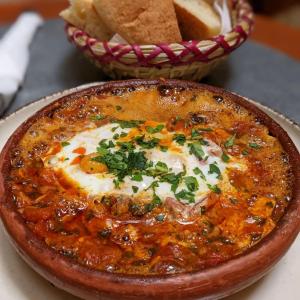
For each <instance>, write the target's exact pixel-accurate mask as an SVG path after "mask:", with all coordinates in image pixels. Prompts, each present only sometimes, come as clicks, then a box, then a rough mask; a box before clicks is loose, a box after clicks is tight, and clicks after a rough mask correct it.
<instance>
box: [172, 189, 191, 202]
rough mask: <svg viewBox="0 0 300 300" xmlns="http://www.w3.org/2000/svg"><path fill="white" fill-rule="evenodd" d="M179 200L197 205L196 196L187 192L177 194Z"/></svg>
mask: <svg viewBox="0 0 300 300" xmlns="http://www.w3.org/2000/svg"><path fill="white" fill-rule="evenodd" d="M175 197H176V199H177V200H186V201H188V202H189V203H195V195H194V194H193V193H192V192H190V191H187V190H181V191H180V192H179V193H177V194H175Z"/></svg>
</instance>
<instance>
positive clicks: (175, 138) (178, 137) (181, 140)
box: [173, 134, 186, 146]
mask: <svg viewBox="0 0 300 300" xmlns="http://www.w3.org/2000/svg"><path fill="white" fill-rule="evenodd" d="M173 141H175V142H176V143H177V144H179V145H181V146H183V145H184V143H185V142H186V137H185V135H184V134H174V136H173Z"/></svg>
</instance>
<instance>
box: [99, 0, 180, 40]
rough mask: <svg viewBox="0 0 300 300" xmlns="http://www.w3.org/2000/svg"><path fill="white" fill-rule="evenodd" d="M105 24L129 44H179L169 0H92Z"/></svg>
mask: <svg viewBox="0 0 300 300" xmlns="http://www.w3.org/2000/svg"><path fill="white" fill-rule="evenodd" d="M94 6H95V8H96V10H97V12H98V14H99V15H100V16H101V18H102V20H103V21H104V22H105V24H106V25H107V26H108V27H109V28H111V29H112V30H113V31H114V32H117V33H118V34H120V36H122V37H123V38H124V39H125V40H126V41H127V42H128V43H130V44H134V43H135V44H158V43H175V42H180V41H181V34H180V30H179V27H178V23H177V19H176V14H175V10H174V4H173V0H145V1H142V0H94Z"/></svg>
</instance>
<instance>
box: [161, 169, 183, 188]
mask: <svg viewBox="0 0 300 300" xmlns="http://www.w3.org/2000/svg"><path fill="white" fill-rule="evenodd" d="M183 176H184V172H181V173H178V174H175V173H168V174H164V175H163V176H161V177H160V181H161V182H168V183H170V184H171V191H172V192H173V193H175V192H176V190H177V188H178V185H179V183H180V182H181V180H182V177H183Z"/></svg>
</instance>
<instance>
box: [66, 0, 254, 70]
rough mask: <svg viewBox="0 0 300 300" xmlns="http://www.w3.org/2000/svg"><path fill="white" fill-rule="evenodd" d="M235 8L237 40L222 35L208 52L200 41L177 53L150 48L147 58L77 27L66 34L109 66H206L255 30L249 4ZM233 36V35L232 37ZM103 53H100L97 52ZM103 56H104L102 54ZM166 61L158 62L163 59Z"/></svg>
mask: <svg viewBox="0 0 300 300" xmlns="http://www.w3.org/2000/svg"><path fill="white" fill-rule="evenodd" d="M233 8H234V9H235V10H236V11H237V24H238V25H237V26H235V27H234V28H233V30H232V31H231V33H235V34H236V35H237V36H236V38H235V40H234V43H233V44H231V45H230V44H229V43H228V42H227V41H226V35H225V36H224V35H219V36H216V37H214V38H212V39H211V41H213V42H214V43H212V45H211V46H210V47H207V49H205V51H201V49H200V48H199V46H198V44H199V41H183V42H181V43H179V44H178V46H181V48H182V50H181V51H179V52H178V51H177V53H175V52H174V51H173V50H172V48H171V47H170V45H169V44H157V45H153V46H150V47H152V49H151V51H150V52H148V53H147V55H145V53H144V52H143V49H142V46H140V45H124V44H111V43H109V42H99V41H97V40H96V39H94V38H91V37H90V36H89V35H88V34H87V33H85V32H83V31H82V30H79V29H77V28H76V27H74V26H72V25H70V24H67V26H66V31H67V34H68V36H69V39H70V41H71V42H73V43H74V44H75V45H76V46H77V47H78V48H80V49H81V50H82V51H84V52H88V53H89V54H90V55H91V56H92V57H93V59H95V60H96V61H98V62H99V63H100V64H108V63H111V62H119V63H121V64H124V65H130V66H139V67H154V66H155V67H158V68H160V67H162V66H164V65H173V66H180V65H187V64H191V63H193V62H203V63H207V62H210V61H212V60H215V59H217V58H220V57H222V56H225V55H228V54H229V53H231V52H232V51H233V50H235V49H236V48H238V47H239V46H240V45H241V44H242V43H243V42H244V41H245V40H246V39H247V37H248V35H249V33H250V32H251V30H252V26H253V12H252V9H251V7H250V5H249V4H248V2H247V1H246V0H234V1H233ZM241 22H244V23H246V24H247V25H248V27H249V30H248V31H247V32H246V31H245V30H244V29H243V27H242V26H241V25H239V24H240V23H241ZM229 34H230V33H229ZM96 48H97V49H101V50H102V51H101V50H100V51H99V50H98V51H97V50H96ZM99 53H101V54H99ZM128 54H130V55H131V56H133V57H134V59H132V62H130V63H129V62H128V60H126V61H124V58H125V56H128ZM162 55H163V56H164V57H166V58H165V59H163V60H162V59H157V58H158V57H160V56H162Z"/></svg>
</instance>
